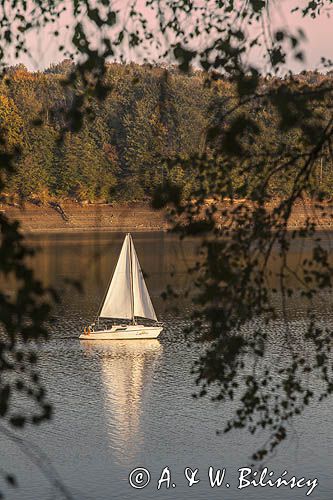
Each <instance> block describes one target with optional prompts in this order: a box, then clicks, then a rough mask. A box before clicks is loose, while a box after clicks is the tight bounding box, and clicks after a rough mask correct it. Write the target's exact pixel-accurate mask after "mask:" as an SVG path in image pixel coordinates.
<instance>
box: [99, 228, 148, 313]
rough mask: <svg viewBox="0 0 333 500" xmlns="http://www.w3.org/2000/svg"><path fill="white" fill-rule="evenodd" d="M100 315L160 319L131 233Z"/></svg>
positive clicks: (121, 253)
mask: <svg viewBox="0 0 333 500" xmlns="http://www.w3.org/2000/svg"><path fill="white" fill-rule="evenodd" d="M99 316H100V317H101V318H119V319H133V318H134V316H139V317H141V318H148V319H152V320H155V321H157V318H156V314H155V311H154V307H153V304H152V302H151V300H150V297H149V293H148V290H147V287H146V283H145V281H144V278H143V274H142V271H141V267H140V264H139V260H138V257H137V255H136V252H135V249H134V245H133V241H132V237H131V235H130V234H127V235H126V237H125V240H124V243H123V246H122V249H121V252H120V256H119V259H118V262H117V266H116V269H115V272H114V275H113V277H112V281H111V284H110V286H109V289H108V292H107V294H106V297H105V300H104V303H103V305H102V309H101V311H100V314H99Z"/></svg>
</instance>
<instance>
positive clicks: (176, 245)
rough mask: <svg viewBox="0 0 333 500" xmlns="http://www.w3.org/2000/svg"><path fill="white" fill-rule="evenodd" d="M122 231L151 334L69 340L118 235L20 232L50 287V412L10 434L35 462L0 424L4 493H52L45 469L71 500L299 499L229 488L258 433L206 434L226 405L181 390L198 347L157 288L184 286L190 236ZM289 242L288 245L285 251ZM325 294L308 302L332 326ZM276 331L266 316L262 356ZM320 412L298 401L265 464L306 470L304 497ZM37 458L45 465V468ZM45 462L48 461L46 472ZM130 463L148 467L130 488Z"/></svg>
mask: <svg viewBox="0 0 333 500" xmlns="http://www.w3.org/2000/svg"><path fill="white" fill-rule="evenodd" d="M327 238H328V237H327ZM133 239H134V243H135V246H136V250H137V253H138V257H139V260H140V262H141V264H142V267H143V269H144V271H146V273H147V274H148V277H147V280H146V281H147V285H148V288H149V291H150V293H151V297H152V300H153V303H154V305H155V309H156V312H157V316H158V317H159V319H161V320H162V321H163V322H164V324H165V329H164V331H163V332H162V334H161V336H160V337H159V339H158V340H141V341H112V342H108V341H104V342H103V341H99V342H98V341H82V342H80V341H79V340H78V336H79V334H80V332H81V331H82V329H83V327H84V326H85V325H86V324H87V323H88V322H91V321H92V320H93V319H94V315H95V314H96V311H97V310H98V307H99V304H100V301H101V300H102V298H103V295H104V292H105V288H106V286H107V283H108V282H109V279H110V275H111V273H112V271H113V268H114V265H115V262H116V259H117V257H118V254H119V251H120V247H121V244H122V240H123V235H120V234H108V233H100V234H86V233H85V234H74V235H60V234H59V235H41V236H34V237H31V241H32V242H33V243H34V244H37V245H38V246H39V247H40V252H39V254H38V255H37V257H36V258H35V259H34V262H33V267H34V269H35V270H36V273H37V274H38V276H39V277H40V278H41V279H42V280H43V281H44V283H45V284H47V285H53V286H56V287H58V288H59V289H62V292H61V295H62V304H61V305H60V306H58V307H57V309H56V311H55V318H56V321H55V323H54V324H53V325H52V327H51V330H52V335H51V338H50V340H49V341H48V342H42V343H40V344H39V345H38V352H39V363H40V370H41V372H42V376H43V379H44V381H45V384H46V386H47V388H48V391H49V395H50V398H51V400H52V403H53V405H54V408H55V413H54V418H53V420H52V421H51V422H50V423H44V424H42V425H41V426H40V427H36V428H33V429H30V430H29V431H28V432H24V433H23V434H22V436H23V437H24V439H26V440H27V442H26V446H27V447H28V448H29V449H30V450H35V448H34V447H35V446H37V447H38V449H39V450H40V451H41V452H42V453H43V454H45V457H44V456H43V457H42V458H40V463H39V465H37V464H36V463H34V461H33V460H32V459H31V458H28V457H27V456H26V454H25V453H24V452H23V451H22V449H21V448H20V447H19V446H17V444H16V443H13V442H12V441H10V440H8V439H7V438H5V437H4V436H2V435H1V437H0V442H1V450H2V453H1V462H0V466H1V468H5V469H6V470H8V471H15V472H16V474H17V478H18V482H19V488H16V489H8V490H7V491H6V498H8V499H13V500H48V499H50V500H51V499H55V498H63V497H62V496H61V494H60V492H59V491H57V490H56V489H55V487H54V485H52V484H51V483H50V480H49V479H50V476H51V478H52V479H53V480H54V481H55V480H56V479H57V475H58V476H59V478H61V481H62V483H63V484H64V485H65V486H66V488H67V490H68V491H69V492H70V494H71V496H72V498H74V499H78V500H110V499H121V500H126V499H142V500H153V499H154V500H157V499H161V500H163V499H175V500H183V499H187V498H188V499H190V498H191V499H194V500H201V499H207V498H209V499H225V500H238V499H242V498H247V499H250V500H252V499H253V500H258V499H263V500H281V499H286V500H291V499H292V500H299V499H303V498H306V492H307V488H295V489H293V490H290V489H289V488H285V489H283V488H281V489H276V488H269V487H265V488H258V487H257V488H254V487H251V488H250V487H249V488H245V489H242V490H239V489H237V485H238V481H237V480H238V469H239V468H241V467H246V466H248V464H249V463H250V458H249V457H250V455H251V453H252V452H253V451H254V449H255V447H256V444H257V445H261V444H262V440H263V436H260V435H259V436H257V437H253V436H250V435H249V434H248V432H247V431H245V430H239V431H232V432H231V433H229V434H227V435H223V434H222V435H219V436H217V435H216V430H218V429H222V428H223V426H224V424H225V422H226V420H227V419H228V417H229V416H231V414H232V410H233V408H232V407H231V406H230V405H221V404H220V405H219V404H216V403H212V402H210V400H209V399H208V398H204V399H199V400H196V399H194V398H193V397H192V393H193V392H194V391H195V384H194V376H193V375H191V366H192V364H193V362H194V361H195V360H196V359H197V357H198V355H199V354H200V352H201V350H202V349H203V348H204V347H203V346H200V345H198V344H195V343H191V342H190V343H189V342H187V341H186V339H185V338H184V334H183V328H184V327H185V326H186V325H187V324H188V322H189V316H190V312H191V304H190V302H189V301H188V300H186V299H183V298H181V299H180V300H179V301H178V304H177V305H178V311H175V310H174V309H173V306H174V305H175V304H167V303H165V302H164V301H163V300H162V298H161V293H162V292H163V290H165V287H166V285H167V284H168V283H171V284H172V285H173V286H174V288H175V290H176V291H178V292H179V293H182V292H183V291H184V290H185V289H186V288H187V287H188V286H190V285H191V281H190V280H191V278H190V276H189V274H188V273H187V268H188V266H189V265H191V264H194V263H195V261H196V259H197V255H196V248H197V242H196V241H195V240H191V239H190V240H186V241H183V242H180V241H179V240H178V238H177V237H175V236H171V235H169V234H166V233H149V234H148V233H138V234H134V235H133ZM328 241H329V240H328V239H327V244H328ZM298 252H299V248H295V249H294V256H295V258H296V257H297V255H298ZM64 278H70V279H73V280H80V281H81V282H82V284H83V285H84V293H83V294H81V293H79V291H76V290H75V289H68V288H64V281H63V280H64ZM326 299H327V300H323V301H320V303H319V304H318V312H319V313H320V315H321V320H322V321H323V322H324V323H325V324H328V325H332V322H333V315H332V311H331V302H330V298H329V297H326ZM301 309H302V308H301V305H297V301H296V305H295V303H294V304H293V306H291V307H290V322H291V329H293V330H294V332H295V336H296V337H297V335H298V333H299V332H300V331H301V329H302V328H304V324H303V320H302V310H301ZM282 330H283V325H282V323H281V322H279V321H278V320H277V321H275V322H274V324H272V325H271V332H270V333H271V336H272V338H276V339H277V341H276V343H275V342H272V352H271V356H272V363H273V362H278V361H279V360H280V359H281V357H283V355H284V350H285V349H287V348H288V347H287V346H285V345H284V343H283V341H282V340H281V339H282V335H280V333H281V331H282ZM300 348H301V347H300ZM313 384H314V385H315V384H316V382H315V381H314V382H313ZM332 415H333V403H332V399H329V400H327V401H325V402H324V403H322V404H321V405H319V406H311V407H309V408H308V409H307V410H306V411H305V413H304V414H303V415H302V416H300V417H299V418H297V419H294V421H293V430H292V432H291V433H290V437H289V439H288V440H287V442H285V443H284V444H283V445H282V446H281V447H280V448H279V450H278V451H277V453H276V455H275V456H274V457H273V458H272V459H270V460H269V462H268V463H267V467H269V470H270V471H274V472H275V476H276V477H278V476H279V475H280V474H281V473H283V471H285V470H287V471H288V472H289V475H290V476H292V475H295V476H297V477H299V478H300V477H305V478H307V479H312V478H317V479H318V481H319V486H318V487H317V488H316V489H315V490H314V492H313V493H312V494H311V498H314V499H319V500H329V499H331V497H332V492H333V479H332V473H333V418H332ZM18 434H19V435H20V433H18ZM35 451H36V450H35ZM37 455H38V450H37ZM41 466H42V468H43V467H44V468H45V467H48V469H47V470H48V475H49V479H46V478H45V475H44V474H43V473H42V471H41ZM166 466H168V467H169V470H170V471H171V485H170V488H169V489H167V488H166V483H163V484H162V486H161V488H160V489H159V490H157V482H158V479H159V478H160V476H161V473H162V470H163V469H164V468H165V467H166ZM209 466H212V467H214V469H217V468H219V469H223V468H226V481H228V483H229V484H230V487H229V488H227V487H226V482H225V483H224V484H223V485H222V486H221V487H220V488H219V487H215V488H212V487H211V486H210V485H209V480H208V468H209ZM49 467H53V468H54V470H53V469H52V470H51V472H50V469H49ZM138 467H143V468H146V469H148V470H149V471H150V475H151V479H150V483H149V484H148V485H147V486H146V487H145V488H143V489H136V488H133V487H131V486H130V484H129V481H128V477H129V474H130V472H131V471H132V470H133V469H135V468H138ZM186 467H190V468H191V469H193V470H194V469H196V468H198V469H199V472H198V473H197V479H198V478H199V479H200V482H199V483H197V484H195V485H193V486H192V487H189V486H188V482H187V480H186V478H185V475H184V469H185V468H186ZM187 472H189V471H187ZM133 477H134V476H133ZM172 484H175V486H174V487H173V486H172Z"/></svg>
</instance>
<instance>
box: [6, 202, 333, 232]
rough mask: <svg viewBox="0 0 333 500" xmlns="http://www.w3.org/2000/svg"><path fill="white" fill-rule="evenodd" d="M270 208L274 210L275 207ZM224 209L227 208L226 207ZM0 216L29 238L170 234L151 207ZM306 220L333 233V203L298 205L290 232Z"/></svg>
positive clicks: (13, 209)
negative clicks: (16, 224)
mask: <svg viewBox="0 0 333 500" xmlns="http://www.w3.org/2000/svg"><path fill="white" fill-rule="evenodd" d="M270 205H271V208H273V207H274V206H275V205H276V203H274V202H272V203H271V204H270ZM229 207H230V205H229ZM221 208H222V207H221ZM223 208H227V204H226V205H225V206H224V207H223ZM0 212H4V213H5V214H6V215H7V216H8V217H9V218H10V219H11V220H18V221H19V222H20V224H21V227H22V230H23V232H24V233H26V234H31V233H67V232H69V233H71V232H73V233H74V232H94V231H97V232H98V231H100V232H103V231H107V232H125V231H134V232H135V231H167V230H168V227H169V225H168V222H167V220H166V217H165V212H164V211H163V210H153V209H152V208H151V207H150V206H149V204H148V203H146V204H144V203H126V204H122V205H120V204H117V205H113V204H96V205H88V204H87V205H80V204H78V203H69V202H68V203H62V204H61V205H60V204H58V203H52V204H51V203H49V204H45V205H40V206H37V205H34V204H33V203H26V204H25V205H24V206H23V207H19V206H11V205H4V204H3V205H0ZM217 217H218V218H219V216H217ZM307 218H310V219H311V220H313V221H315V222H316V224H317V227H318V229H320V230H333V203H326V204H325V213H323V211H322V210H319V209H318V208H316V207H315V205H314V204H313V203H310V202H307V203H298V204H296V206H295V208H294V211H293V213H292V215H291V218H290V221H289V228H290V229H297V228H300V227H302V226H303V225H304V223H305V221H306V219H307ZM221 223H223V221H222V218H221Z"/></svg>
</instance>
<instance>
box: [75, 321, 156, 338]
mask: <svg viewBox="0 0 333 500" xmlns="http://www.w3.org/2000/svg"><path fill="white" fill-rule="evenodd" d="M162 330H163V327H162V326H143V325H129V326H127V327H125V328H123V327H117V326H113V327H112V328H110V329H109V330H98V331H96V332H91V333H88V334H86V333H82V334H81V335H80V337H79V338H80V339H81V340H134V339H138V340H140V339H156V338H157V337H158V336H159V334H160V333H161V331H162Z"/></svg>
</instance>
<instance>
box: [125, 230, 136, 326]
mask: <svg viewBox="0 0 333 500" xmlns="http://www.w3.org/2000/svg"><path fill="white" fill-rule="evenodd" d="M127 234H128V238H129V244H130V245H129V251H130V290H131V317H132V325H135V318H134V287H133V266H132V253H133V252H132V244H133V243H132V237H131V234H130V233H127Z"/></svg>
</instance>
